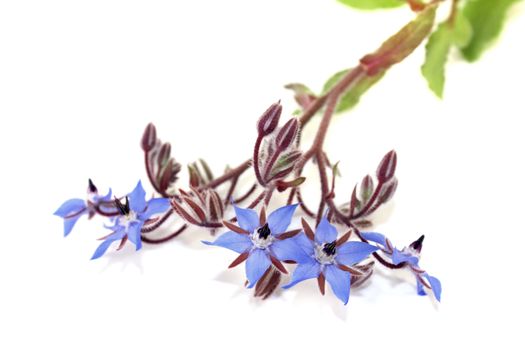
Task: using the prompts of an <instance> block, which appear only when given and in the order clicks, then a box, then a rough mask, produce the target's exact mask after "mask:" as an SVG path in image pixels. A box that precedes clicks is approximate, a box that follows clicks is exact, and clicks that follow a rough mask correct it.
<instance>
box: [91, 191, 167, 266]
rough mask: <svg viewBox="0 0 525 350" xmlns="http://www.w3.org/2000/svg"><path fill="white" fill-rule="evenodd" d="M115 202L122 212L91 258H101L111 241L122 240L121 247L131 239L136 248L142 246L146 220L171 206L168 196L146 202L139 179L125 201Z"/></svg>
mask: <svg viewBox="0 0 525 350" xmlns="http://www.w3.org/2000/svg"><path fill="white" fill-rule="evenodd" d="M115 204H116V206H117V208H118V210H119V212H120V215H119V216H117V218H116V220H115V223H114V225H113V226H111V227H108V228H110V229H111V230H113V232H112V233H111V234H109V235H108V236H106V237H104V241H103V242H102V243H101V244H100V245H99V246H98V248H97V249H96V250H95V253H94V254H93V256H92V257H91V259H97V258H100V257H101V256H102V255H103V254H104V253H105V252H106V250H107V249H108V248H109V246H110V245H111V243H113V242H115V241H118V240H121V247H122V246H123V244H124V243H125V242H126V241H127V240H128V239H129V240H130V241H131V242H132V243H133V244H135V247H136V250H139V249H140V248H142V240H141V239H140V236H141V232H140V231H141V229H142V226H143V225H144V222H146V221H147V220H149V219H150V218H151V216H153V215H155V214H159V213H163V212H165V211H166V210H168V209H169V208H170V202H169V200H168V199H167V198H153V199H150V200H149V201H147V202H146V192H145V191H144V188H142V183H141V182H140V181H139V182H138V184H137V186H136V187H135V189H134V190H133V191H132V192H131V193H130V194H129V195H128V196H127V197H126V201H125V203H122V202H121V201H120V200H119V199H117V198H116V199H115ZM119 248H120V247H119Z"/></svg>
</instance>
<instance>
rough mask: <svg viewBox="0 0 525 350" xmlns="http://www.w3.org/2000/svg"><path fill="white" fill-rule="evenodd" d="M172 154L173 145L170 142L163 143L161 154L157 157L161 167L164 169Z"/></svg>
mask: <svg viewBox="0 0 525 350" xmlns="http://www.w3.org/2000/svg"><path fill="white" fill-rule="evenodd" d="M170 155H171V145H170V144H169V143H165V144H163V145H162V147H161V148H160V151H159V155H158V157H157V164H158V166H159V169H162V168H163V167H164V165H165V164H166V163H167V162H168V160H169V159H170Z"/></svg>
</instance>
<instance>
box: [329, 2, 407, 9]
mask: <svg viewBox="0 0 525 350" xmlns="http://www.w3.org/2000/svg"><path fill="white" fill-rule="evenodd" d="M338 1H339V2H340V3H342V4H345V5H347V6H350V7H353V8H356V9H360V10H375V9H388V8H394V7H399V6H402V5H404V4H406V1H404V0H338Z"/></svg>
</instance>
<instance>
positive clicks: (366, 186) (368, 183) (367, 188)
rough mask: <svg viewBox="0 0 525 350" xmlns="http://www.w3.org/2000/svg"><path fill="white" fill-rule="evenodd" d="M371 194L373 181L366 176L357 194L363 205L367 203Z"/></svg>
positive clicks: (370, 177)
mask: <svg viewBox="0 0 525 350" xmlns="http://www.w3.org/2000/svg"><path fill="white" fill-rule="evenodd" d="M372 193H374V180H372V176H370V175H366V176H365V177H364V178H363V180H362V181H361V187H360V192H359V194H360V197H361V200H362V201H363V203H366V202H368V200H369V199H370V197H371V196H372Z"/></svg>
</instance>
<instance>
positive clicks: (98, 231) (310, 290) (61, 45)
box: [0, 0, 525, 349]
mask: <svg viewBox="0 0 525 350" xmlns="http://www.w3.org/2000/svg"><path fill="white" fill-rule="evenodd" d="M0 4H1V5H0V120H1V128H0V150H1V151H0V152H1V161H2V170H1V172H0V177H1V182H0V184H1V185H0V186H1V188H2V192H1V193H2V198H1V199H2V208H1V209H2V211H1V212H2V215H1V217H2V229H1V235H2V239H1V250H0V322H1V325H0V348H2V349H21V348H28V347H29V348H44V347H45V348H47V347H53V348H56V349H58V348H70V349H77V348H91V349H92V348H109V347H110V346H112V347H113V348H124V347H126V348H135V347H136V348H163V349H174V348H183V349H185V348H210V347H211V348H219V347H220V348H227V349H237V348H239V349H240V348H247V349H268V348H271V347H276V348H286V347H287V348H301V347H302V348H305V347H308V348H334V347H336V348H339V347H342V348H346V347H348V348H356V349H357V348H360V347H361V346H366V347H370V348H379V347H383V346H388V347H394V348H406V349H416V348H422V347H424V348H430V349H437V348H442V347H443V346H445V345H453V346H458V347H460V346H468V347H469V348H475V347H477V346H481V345H483V346H488V347H489V348H492V347H495V346H499V348H505V349H511V348H520V347H521V346H522V345H521V346H520V345H519V344H523V340H522V335H521V333H520V332H522V327H521V326H522V321H520V320H522V319H523V311H525V310H524V307H523V306H524V305H523V295H524V294H523V293H524V292H525V291H524V288H523V286H522V285H523V270H522V269H520V267H523V258H522V251H523V241H524V239H523V234H524V232H523V227H522V222H523V220H521V217H522V215H523V209H524V208H523V198H525V191H524V189H523V178H524V175H525V173H524V171H523V159H524V158H523V150H524V146H525V142H524V141H523V131H524V128H523V122H522V120H523V117H524V112H523V81H524V79H525V74H524V69H523V62H525V53H524V51H523V50H522V46H523V45H522V44H521V43H522V42H523V36H524V34H525V25H524V24H525V23H524V21H523V19H524V11H525V8H524V6H523V3H521V5H520V6H517V7H516V8H515V9H514V11H513V14H512V16H511V19H510V20H509V22H508V26H507V28H506V30H505V33H504V35H503V37H502V38H501V40H500V41H499V42H498V44H497V45H496V47H495V48H494V49H493V50H491V51H489V52H487V54H486V55H485V56H484V57H483V59H482V60H481V61H480V62H479V63H476V64H474V65H469V64H467V63H464V62H461V61H458V60H457V54H453V55H452V56H453V57H451V61H452V62H451V65H450V66H449V69H448V74H447V75H448V79H447V86H446V91H445V99H444V101H440V100H438V99H437V98H435V97H434V96H433V95H432V94H431V93H430V91H429V90H428V89H427V87H426V83H425V82H424V80H423V79H422V78H421V77H420V71H419V66H420V64H421V62H422V58H423V55H424V52H423V51H422V50H418V51H417V52H416V53H415V54H414V55H413V56H411V57H410V58H409V59H407V60H406V62H404V63H403V64H401V65H398V66H396V67H395V68H393V69H392V70H391V71H390V72H389V73H388V74H387V76H386V78H385V79H383V81H381V82H380V84H379V85H378V86H376V87H374V88H373V89H372V90H371V91H370V92H369V93H368V94H367V95H366V96H365V97H364V98H363V99H362V101H361V104H360V105H359V106H358V107H357V108H356V109H354V110H353V111H352V112H351V113H347V114H345V115H342V116H339V117H337V118H336V119H335V120H334V122H333V125H332V126H331V128H330V131H329V139H328V141H327V143H326V149H327V151H328V152H329V154H330V156H331V158H332V159H333V160H340V161H341V172H342V174H343V177H342V178H341V179H340V180H338V184H339V186H338V188H339V192H338V197H337V199H338V200H339V201H341V202H343V201H346V200H347V198H349V196H350V191H351V188H352V187H353V185H354V183H355V182H356V181H359V180H360V178H361V177H362V176H363V175H365V174H366V173H373V172H374V171H375V167H376V165H377V163H378V162H379V160H380V159H381V157H382V156H383V154H384V153H386V152H387V151H388V150H390V149H392V148H395V149H396V150H397V152H398V155H399V157H398V177H399V180H400V185H399V188H398V192H397V194H396V198H395V202H394V203H392V204H390V205H388V206H386V207H385V208H383V209H382V211H381V213H379V217H378V218H376V219H377V221H378V225H377V227H376V228H377V230H380V231H382V232H384V233H385V234H387V235H389V236H390V237H391V238H392V240H393V241H394V242H395V243H396V244H397V245H398V246H400V247H402V246H403V245H405V244H408V243H410V242H411V241H412V240H414V239H415V238H417V237H418V236H419V234H421V233H424V234H426V236H427V239H426V240H425V245H424V249H423V258H422V262H421V265H422V267H424V268H426V269H427V270H428V271H429V272H430V273H431V274H433V275H436V276H438V277H439V278H440V279H441V281H442V284H443V296H442V303H441V305H437V304H436V303H435V302H434V301H433V300H432V299H431V298H427V297H419V296H417V295H416V292H415V283H414V280H413V279H412V278H411V276H410V275H404V274H395V275H394V274H392V273H391V272H390V271H386V270H385V269H381V268H379V269H377V272H376V274H375V276H374V277H373V278H372V280H371V282H370V283H367V284H366V287H365V288H361V289H358V290H354V291H352V295H351V299H350V302H349V304H348V305H347V306H346V307H345V306H343V305H342V304H341V303H340V302H339V301H338V300H337V299H336V298H335V297H334V296H333V295H332V294H331V291H328V293H327V295H326V296H324V297H322V296H320V295H319V294H318V291H317V286H316V283H315V281H309V282H305V283H303V284H301V285H298V286H297V287H296V288H294V289H292V290H289V291H287V292H285V293H281V292H279V293H276V295H275V296H273V297H272V298H271V299H269V300H267V301H266V302H261V301H259V300H255V299H254V298H253V297H252V291H250V290H246V289H244V288H243V282H244V269H243V268H242V267H239V268H237V269H234V270H226V267H227V266H228V264H229V263H230V262H231V260H233V259H234V258H235V254H234V253H232V252H230V251H227V250H224V249H219V248H212V247H206V246H203V245H202V244H201V243H200V242H199V241H200V240H201V239H207V238H208V233H207V232H205V231H201V230H194V231H188V232H186V233H185V234H184V235H183V236H181V237H180V239H177V240H176V241H172V242H170V243H168V244H165V245H162V246H148V245H146V246H145V247H144V249H143V250H142V251H140V252H138V253H135V252H134V251H133V249H132V248H131V247H127V248H126V249H124V251H122V252H117V253H115V252H111V253H109V254H107V256H105V257H103V258H101V259H99V260H98V261H90V260H89V258H90V256H91V254H92V252H93V251H94V249H95V247H96V246H97V244H98V242H97V241H96V240H95V239H96V238H98V237H100V236H102V235H104V234H106V233H107V231H106V230H104V229H103V227H102V222H103V221H101V220H94V221H90V222H88V221H86V220H85V218H84V219H82V220H80V221H79V222H78V224H77V227H75V230H74V231H73V232H72V234H71V235H70V236H69V237H68V238H67V239H64V238H63V237H62V221H61V220H60V219H59V218H57V217H54V216H52V215H51V214H52V213H53V211H54V210H55V209H56V208H57V207H58V206H59V205H60V204H61V203H62V202H63V201H64V200H66V199H68V198H72V197H82V196H83V195H84V193H85V188H86V183H87V178H88V177H92V178H93V179H94V180H95V182H96V184H97V185H98V187H99V188H100V189H101V190H102V191H105V190H106V189H107V187H109V186H111V187H112V188H113V189H114V191H115V192H116V193H118V194H124V193H126V192H128V191H130V190H131V189H132V188H133V186H134V185H135V184H136V181H137V180H138V179H143V180H144V181H145V183H146V184H147V181H146V176H145V172H144V169H143V163H142V156H143V155H142V152H141V150H140V148H139V140H140V137H141V135H142V131H143V128H144V127H145V125H146V124H147V123H148V122H150V121H153V122H154V123H155V124H156V125H157V127H158V131H159V135H160V137H161V138H162V139H163V140H169V141H170V142H172V145H173V150H174V153H175V155H176V157H177V159H178V160H179V161H181V162H182V163H183V164H185V163H187V162H189V161H192V160H195V159H197V158H198V157H203V158H206V159H208V160H209V162H210V163H211V164H212V166H213V167H214V169H215V170H216V172H220V171H221V170H222V169H223V167H224V165H225V164H226V163H228V164H230V165H235V164H237V163H239V162H241V161H243V160H244V159H246V158H247V157H248V156H249V155H250V152H251V147H252V144H253V141H254V137H255V128H254V124H255V120H256V119H257V117H258V116H259V115H260V114H261V112H262V111H264V109H265V108H266V107H267V106H268V105H269V104H271V103H272V102H274V101H276V100H278V99H281V100H282V102H283V105H284V109H285V115H289V114H290V113H291V112H292V111H293V110H294V109H295V105H294V102H293V99H292V97H291V94H290V93H289V92H287V91H285V90H284V89H282V86H283V85H284V84H286V83H289V82H297V81H298V82H304V83H306V84H308V85H310V86H311V87H312V88H314V89H316V90H319V89H320V88H321V86H322V83H323V81H324V80H325V78H327V77H328V76H329V75H331V74H332V73H334V72H335V71H338V70H340V69H344V68H348V67H350V66H352V65H354V64H355V63H356V62H357V60H358V59H359V57H361V56H362V55H363V54H365V53H367V52H370V51H373V50H374V49H375V48H377V47H378V45H379V44H380V43H381V42H382V41H383V40H384V39H385V38H387V37H388V36H389V35H390V34H392V33H394V32H395V31H396V30H397V29H398V28H400V27H401V26H402V25H403V24H404V23H405V22H407V21H408V20H409V19H410V18H411V17H412V14H411V13H410V11H409V10H408V9H407V8H403V9H400V10H394V11H386V12H378V13H373V14H372V13H366V12H365V13H363V12H356V11H352V10H350V9H348V8H345V7H344V6H341V5H340V4H338V3H337V2H336V1H335V0H324V1H323V0H317V1H304V0H303V1H301V0H286V1H283V0H280V1H278V0H266V1H259V2H256V1H234V0H223V1H213V0H205V1H194V2H190V1H186V2H182V1H181V2H173V1H147V2H140V1H109V0H104V1H2V2H1V3H0ZM447 7H448V5H447ZM317 122H318V119H316V120H314V121H313V122H312V125H308V126H307V127H306V128H305V130H304V140H305V141H306V142H308V141H310V140H311V139H312V136H313V134H314V132H315V126H314V125H315V124H316V123H317ZM305 145H306V144H305ZM312 174H313V173H312ZM180 181H181V182H180V184H181V185H185V181H186V174H184V177H183V179H182V180H180ZM309 181H310V185H309V188H311V189H316V188H317V185H316V179H315V176H311V177H310V180H309ZM147 190H148V192H150V191H151V188H150V187H149V184H148V187H147ZM311 192H312V193H310V194H309V196H308V198H312V199H314V198H315V190H312V191H311ZM150 193H151V192H150ZM279 204H280V203H279V201H274V202H273V204H272V206H273V207H277V206H278V205H279ZM512 317H516V318H515V319H512Z"/></svg>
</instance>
